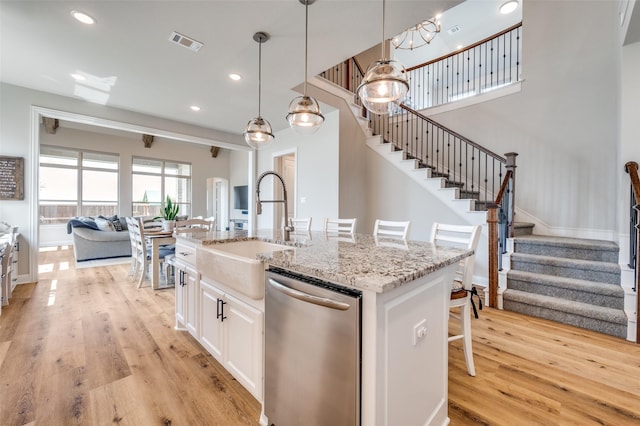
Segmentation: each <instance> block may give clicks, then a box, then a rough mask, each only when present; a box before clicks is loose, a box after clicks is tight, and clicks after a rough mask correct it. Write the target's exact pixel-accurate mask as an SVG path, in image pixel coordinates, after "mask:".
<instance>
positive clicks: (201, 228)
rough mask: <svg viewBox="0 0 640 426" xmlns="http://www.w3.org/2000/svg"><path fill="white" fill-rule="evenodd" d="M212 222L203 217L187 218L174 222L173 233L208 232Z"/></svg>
mask: <svg viewBox="0 0 640 426" xmlns="http://www.w3.org/2000/svg"><path fill="white" fill-rule="evenodd" d="M213 225H214V223H213V222H212V221H208V220H205V219H187V220H180V221H177V222H176V227H175V229H174V232H175V233H182V232H209V231H210V230H212V229H213Z"/></svg>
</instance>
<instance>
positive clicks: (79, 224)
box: [67, 217, 98, 234]
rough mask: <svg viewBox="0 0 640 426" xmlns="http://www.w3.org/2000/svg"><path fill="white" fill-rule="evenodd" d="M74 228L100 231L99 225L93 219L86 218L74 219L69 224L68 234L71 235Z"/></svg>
mask: <svg viewBox="0 0 640 426" xmlns="http://www.w3.org/2000/svg"><path fill="white" fill-rule="evenodd" d="M72 228H89V229H95V230H98V225H96V222H95V221H94V220H93V219H89V218H86V217H80V218H72V219H69V222H67V234H70V233H71V230H72Z"/></svg>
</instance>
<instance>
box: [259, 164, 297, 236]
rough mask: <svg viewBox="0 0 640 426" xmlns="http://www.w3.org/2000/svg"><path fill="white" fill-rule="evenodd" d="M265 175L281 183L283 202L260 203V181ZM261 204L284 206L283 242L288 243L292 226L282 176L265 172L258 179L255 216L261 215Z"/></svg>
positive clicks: (266, 201)
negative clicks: (275, 178)
mask: <svg viewBox="0 0 640 426" xmlns="http://www.w3.org/2000/svg"><path fill="white" fill-rule="evenodd" d="M267 175H274V176H275V177H277V178H278V179H280V183H282V194H283V198H284V199H283V200H262V201H260V183H261V182H262V179H264V178H265V176H267ZM262 203H283V204H284V240H285V241H289V233H290V232H291V231H293V226H290V225H289V211H288V208H287V187H286V185H285V184H284V179H282V176H280V175H279V174H277V173H276V172H274V171H266V172H264V173H262V174H261V175H260V176H259V177H258V182H257V183H256V214H262Z"/></svg>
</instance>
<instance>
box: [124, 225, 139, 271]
mask: <svg viewBox="0 0 640 426" xmlns="http://www.w3.org/2000/svg"><path fill="white" fill-rule="evenodd" d="M134 221H136V219H134V218H133V217H129V216H127V217H125V222H126V224H127V229H128V230H129V242H130V244H131V268H129V276H130V277H134V276H135V275H136V272H137V271H138V256H137V250H138V243H137V239H136V235H135V229H136V227H137V226H138V225H137V223H135V222H134ZM138 223H139V222H138ZM132 229H133V231H132Z"/></svg>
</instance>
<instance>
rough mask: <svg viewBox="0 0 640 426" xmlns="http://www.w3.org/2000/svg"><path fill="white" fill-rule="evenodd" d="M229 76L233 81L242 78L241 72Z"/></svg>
mask: <svg viewBox="0 0 640 426" xmlns="http://www.w3.org/2000/svg"><path fill="white" fill-rule="evenodd" d="M229 78H230V79H231V80H233V81H238V80H242V76H241V75H240V74H236V73H231V74H229Z"/></svg>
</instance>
